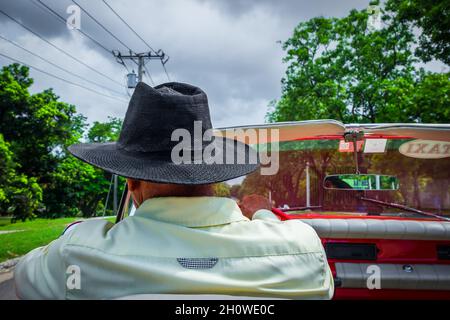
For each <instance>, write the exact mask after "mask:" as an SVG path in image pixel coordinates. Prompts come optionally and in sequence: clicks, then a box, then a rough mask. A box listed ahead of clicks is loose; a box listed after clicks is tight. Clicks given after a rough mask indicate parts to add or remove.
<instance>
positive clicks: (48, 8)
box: [30, 0, 111, 54]
mask: <svg viewBox="0 0 450 320" xmlns="http://www.w3.org/2000/svg"><path fill="white" fill-rule="evenodd" d="M30 1H31V3H33V4H34V5H35V6H37V7H38V8H40V9H41V10H44V8H45V9H47V11H49V12H50V13H51V14H53V15H54V16H55V17H57V18H58V21H60V22H62V23H63V24H65V25H66V24H67V22H66V19H64V17H63V16H61V15H60V14H58V13H57V12H56V11H55V10H53V9H52V8H51V7H50V6H48V5H47V4H45V3H44V2H42V1H41V0H30ZM36 1H37V2H39V3H40V4H41V5H42V6H43V7H44V8H42V7H40V6H39V5H38V4H37V3H36ZM76 30H77V31H78V32H79V33H81V34H82V35H84V36H85V37H87V38H88V39H89V40H91V41H92V42H94V43H95V44H96V45H97V46H99V47H100V48H102V49H103V50H105V51H106V52H108V53H109V54H111V50H109V49H108V48H106V47H105V46H104V45H103V44H101V43H100V42H98V41H97V40H95V39H94V38H92V37H91V36H90V35H88V34H87V33H85V32H84V31H83V30H81V29H76Z"/></svg>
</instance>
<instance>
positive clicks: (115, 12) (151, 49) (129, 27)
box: [102, 0, 156, 52]
mask: <svg viewBox="0 0 450 320" xmlns="http://www.w3.org/2000/svg"><path fill="white" fill-rule="evenodd" d="M102 1H103V3H104V4H105V5H106V6H107V7H108V8H109V9H110V10H111V11H112V12H113V13H114V14H115V15H116V16H117V17H118V18H119V19H120V20H121V21H122V22H123V23H124V24H125V25H126V26H127V27H128V29H130V30H131V31H132V32H133V33H134V34H135V35H136V36H137V37H138V38H139V39H141V41H142V42H143V43H144V44H145V45H146V46H147V47H148V48H149V49H150V51H153V52H156V51H155V50H154V49H153V48H152V47H151V46H150V45H149V44H148V43H147V41H145V40H144V39H143V38H142V37H141V36H140V35H139V34H138V33H137V32H136V31H135V30H134V29H133V28H132V27H131V26H130V25H129V24H128V23H127V22H126V21H125V20H124V19H123V18H122V17H121V16H120V15H119V14H118V13H117V11H115V10H114V9H113V8H112V7H111V6H110V5H109V4H108V3H107V2H106V1H105V0H102Z"/></svg>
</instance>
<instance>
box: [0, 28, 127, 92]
mask: <svg viewBox="0 0 450 320" xmlns="http://www.w3.org/2000/svg"><path fill="white" fill-rule="evenodd" d="M0 38H1V39H3V40H5V41H7V42H9V43H11V44H12V45H14V46H16V47H18V48H20V49H22V50H24V51H26V52H28V53H29V54H31V55H33V56H35V57H37V58H39V59H41V60H43V61H45V62H47V63H48V64H51V65H52V66H54V67H56V68H58V69H60V70H62V71H64V72H67V73H68V74H70V75H72V76H74V77H77V78H78V79H81V80H84V81H86V82H89V83H91V84H94V85H96V86H99V87H101V88H103V89H105V90H108V91H111V92H114V93H116V94H119V95H122V93H121V92H119V91H115V90H113V89H111V88H108V87H105V86H103V85H101V84H99V83H96V82H94V81H91V80H89V79H86V78H84V77H82V76H80V75H77V74H76V73H73V72H72V71H70V70H67V69H65V68H63V67H61V66H59V65H57V64H56V63H53V62H51V61H50V60H47V59H45V58H44V57H41V56H40V55H38V54H36V53H34V52H32V51H30V50H28V49H26V48H24V47H22V46H21V45H20V44H18V43H16V42H14V41H12V40H9V39H7V38H5V37H3V36H2V35H0Z"/></svg>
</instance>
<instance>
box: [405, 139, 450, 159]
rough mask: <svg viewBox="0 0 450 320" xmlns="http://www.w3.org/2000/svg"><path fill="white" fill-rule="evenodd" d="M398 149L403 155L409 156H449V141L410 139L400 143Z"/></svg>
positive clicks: (432, 157)
mask: <svg viewBox="0 0 450 320" xmlns="http://www.w3.org/2000/svg"><path fill="white" fill-rule="evenodd" d="M398 151H399V152H400V153H401V154H403V155H404V156H407V157H411V158H419V159H440V158H446V157H450V142H445V141H433V140H412V141H408V142H405V143H404V144H402V145H401V146H400V148H399V149H398Z"/></svg>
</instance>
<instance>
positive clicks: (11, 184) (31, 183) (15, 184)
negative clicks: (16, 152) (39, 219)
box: [0, 134, 42, 221]
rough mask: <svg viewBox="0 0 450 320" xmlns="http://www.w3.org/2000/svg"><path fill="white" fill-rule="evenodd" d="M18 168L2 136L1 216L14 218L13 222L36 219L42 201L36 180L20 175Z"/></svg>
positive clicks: (0, 154)
mask: <svg viewBox="0 0 450 320" xmlns="http://www.w3.org/2000/svg"><path fill="white" fill-rule="evenodd" d="M16 167H17V164H16V163H15V161H14V160H13V153H12V152H11V151H10V150H9V144H8V143H7V142H6V141H5V140H4V139H3V135H2V134H0V215H3V216H4V215H8V216H12V219H13V221H14V220H17V219H21V220H25V219H27V218H32V217H34V213H35V212H36V210H38V209H39V207H40V202H41V200H42V189H41V188H40V186H39V185H38V184H37V180H36V178H27V177H26V176H25V175H24V174H18V173H17V172H16V170H15V169H16Z"/></svg>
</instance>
